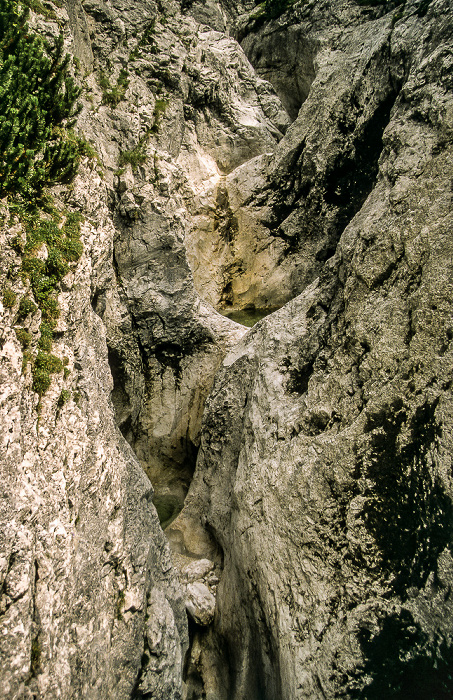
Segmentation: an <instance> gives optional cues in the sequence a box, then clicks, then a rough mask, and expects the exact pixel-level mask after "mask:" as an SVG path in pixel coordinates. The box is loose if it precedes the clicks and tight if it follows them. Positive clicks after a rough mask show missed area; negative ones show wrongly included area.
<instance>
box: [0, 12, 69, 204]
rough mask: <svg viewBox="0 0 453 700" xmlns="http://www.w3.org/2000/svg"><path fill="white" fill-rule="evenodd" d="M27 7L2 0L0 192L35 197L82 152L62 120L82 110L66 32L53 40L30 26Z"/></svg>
mask: <svg viewBox="0 0 453 700" xmlns="http://www.w3.org/2000/svg"><path fill="white" fill-rule="evenodd" d="M28 14H29V9H28V7H25V6H23V5H20V4H19V3H18V2H17V0H0V197H4V196H5V195H7V194H12V195H17V194H18V195H21V196H22V197H24V198H26V199H27V200H30V199H33V198H35V197H37V196H39V194H40V193H41V192H42V190H43V188H44V187H48V186H51V185H53V184H55V183H57V182H69V181H70V180H71V178H72V177H73V176H74V175H75V173H76V170H77V166H78V160H79V153H78V148H77V145H76V144H75V143H74V142H71V141H70V140H68V139H67V138H66V136H65V133H64V130H62V129H58V127H59V126H65V125H66V126H70V124H71V120H72V119H73V118H74V116H75V115H76V114H77V113H78V111H79V107H77V106H76V100H77V98H78V96H79V94H80V89H79V88H78V87H77V86H76V85H75V83H74V80H73V78H72V77H71V75H70V74H69V71H68V64H69V60H70V59H69V56H67V55H66V56H64V55H63V36H62V35H60V36H59V37H58V39H57V40H56V41H55V43H54V45H53V46H52V45H51V44H50V43H49V42H46V41H45V40H44V39H43V38H42V37H40V36H38V35H37V34H34V33H32V32H31V31H30V28H29V26H28V23H27V18H28Z"/></svg>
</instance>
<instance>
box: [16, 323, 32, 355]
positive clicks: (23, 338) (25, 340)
mask: <svg viewBox="0 0 453 700" xmlns="http://www.w3.org/2000/svg"><path fill="white" fill-rule="evenodd" d="M16 336H17V340H18V341H19V343H20V344H21V346H22V349H23V350H25V349H26V348H28V347H29V345H30V343H31V333H28V331H26V330H24V329H23V328H16Z"/></svg>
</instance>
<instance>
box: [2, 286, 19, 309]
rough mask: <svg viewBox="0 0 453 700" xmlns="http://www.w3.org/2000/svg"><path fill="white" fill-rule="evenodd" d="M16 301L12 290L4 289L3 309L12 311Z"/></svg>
mask: <svg viewBox="0 0 453 700" xmlns="http://www.w3.org/2000/svg"><path fill="white" fill-rule="evenodd" d="M16 301H17V294H16V292H13V290H12V289H5V290H4V292H3V306H4V307H5V309H12V307H13V306H14V304H15V303H16Z"/></svg>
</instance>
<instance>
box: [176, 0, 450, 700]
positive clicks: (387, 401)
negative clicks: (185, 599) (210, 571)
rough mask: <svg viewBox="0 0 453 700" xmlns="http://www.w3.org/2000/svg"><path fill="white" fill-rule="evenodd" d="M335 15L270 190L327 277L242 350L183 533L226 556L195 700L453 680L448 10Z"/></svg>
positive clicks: (213, 417)
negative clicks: (326, 250)
mask: <svg viewBox="0 0 453 700" xmlns="http://www.w3.org/2000/svg"><path fill="white" fill-rule="evenodd" d="M319 7H320V9H319V14H320V16H319V15H318V13H317V9H316V7H315V6H314V5H313V4H311V5H310V7H309V8H307V9H303V10H302V12H304V13H305V15H306V20H304V21H307V23H308V24H309V23H310V22H313V25H314V26H313V32H312V34H310V36H311V37H312V38H313V37H315V36H316V32H318V30H319V34H318V39H319V45H320V49H319V50H318V53H317V55H316V60H315V64H316V65H317V67H318V68H317V75H316V78H315V79H314V81H313V83H312V85H311V90H310V93H309V95H308V97H307V98H306V99H305V101H304V103H303V104H302V107H301V109H300V112H299V116H298V117H297V119H296V120H295V122H294V123H293V124H292V126H291V127H290V129H289V130H288V132H287V134H286V136H285V138H284V139H283V140H282V141H281V142H280V144H279V146H278V147H277V150H276V152H275V155H274V158H273V161H272V165H271V171H270V172H271V175H270V177H271V178H273V179H272V180H271V181H272V182H273V184H274V188H273V191H274V192H276V194H275V195H274V196H275V200H274V203H273V202H272V200H269V199H266V200H265V206H267V207H270V208H272V209H273V211H274V213H275V212H278V207H277V208H276V206H275V202H276V201H277V198H279V199H280V202H285V201H286V205H287V209H286V213H287V211H288V209H291V211H290V213H289V214H288V215H287V216H286V214H285V208H284V207H282V209H281V210H280V219H277V223H278V222H280V223H279V226H280V231H284V230H286V231H292V232H293V234H294V235H296V234H297V235H298V236H302V238H303V239H304V244H303V251H304V253H303V255H305V254H306V255H307V260H308V261H309V265H310V266H311V267H310V269H309V268H305V271H304V270H303V268H302V267H301V278H302V280H303V279H305V280H309V279H310V278H312V279H313V276H314V275H315V273H316V271H318V272H319V273H320V274H319V278H318V279H316V280H314V281H313V282H312V283H311V284H310V285H309V286H308V287H306V289H305V291H304V292H303V293H302V294H301V295H300V296H298V297H297V298H296V299H294V301H292V302H290V303H288V304H287V305H286V306H285V307H283V309H281V310H280V311H278V312H276V313H275V314H272V315H271V316H268V317H267V318H266V319H265V320H263V321H261V322H260V323H259V324H258V325H257V326H255V328H254V329H253V330H251V331H249V332H248V333H247V335H246V336H245V337H244V339H243V340H242V341H241V342H240V343H239V345H238V346H237V347H236V348H235V349H234V350H233V351H232V352H231V353H229V355H227V357H226V359H225V360H224V362H223V365H222V369H221V370H220V371H219V373H218V375H217V378H216V382H215V384H214V388H213V391H212V393H211V395H210V397H209V400H208V403H207V408H206V412H205V416H204V422H203V428H202V442H201V448H200V453H199V458H198V463H197V469H196V473H195V477H194V481H193V482H192V485H191V488H190V491H189V494H188V497H187V499H186V505H185V507H184V509H183V511H182V513H181V514H180V516H179V517H178V518H177V519H176V521H174V523H173V524H172V526H171V528H172V529H174V530H175V531H179V532H180V533H182V535H183V537H184V540H185V542H186V543H187V546H189V545H190V543H195V544H196V547H197V553H198V555H199V556H203V553H204V552H207V551H209V549H210V548H211V550H213V549H214V548H215V546H217V547H220V549H221V550H222V552H223V554H224V572H223V575H222V579H221V583H220V585H219V588H218V591H217V611H218V613H217V616H216V618H215V621H214V625H213V629H212V632H211V636H210V638H206V639H205V642H204V646H203V645H202V644H201V642H199V644H198V646H197V645H196V644H194V646H193V649H194V651H193V659H194V661H193V667H194V669H195V671H194V675H196V674H198V677H201V678H202V679H204V682H205V684H204V689H205V690H203V683H201V684H199V686H198V689H197V691H196V692H195V694H194V695H193V696H192V697H194V698H195V697H202V693H203V692H206V693H207V690H206V689H207V688H211V689H212V687H214V688H215V691H214V692H213V694H212V697H216V698H231V697H234V698H247V699H250V698H260V699H262V698H269V700H270V699H271V698H276V697H278V698H288V699H289V698H296V697H297V698H298V699H300V698H307V699H308V698H310V699H312V698H333V697H348V698H371V697H373V698H374V697H376V698H378V697H379V698H381V697H401V698H406V697H413V696H414V695H416V694H417V693H421V696H422V697H430V696H431V694H432V695H433V696H436V694H438V695H439V696H441V695H442V693H445V692H446V693H447V694H448V693H449V692H451V687H450V685H449V683H450V681H449V673H450V671H449V669H450V668H451V659H452V635H451V619H452V617H451V616H452V608H451V602H450V596H449V590H450V587H451V585H452V573H453V562H452V554H451V542H452V534H453V533H452V522H453V521H452V515H453V510H452V508H453V505H452V495H453V494H452V482H451V435H452V392H451V386H452V385H451V382H452V374H451V367H452V357H451V353H452V344H451V340H452V329H451V319H452V317H453V316H452V307H451V304H452V298H453V295H452V292H453V289H452V260H453V251H452V249H451V245H452V243H451V230H452V225H453V218H452V217H453V214H452V205H451V204H452V200H451V197H452V194H451V176H452V172H453V167H452V166H453V161H452V147H451V144H452V115H453V111H452V110H453V103H452V101H451V92H449V86H450V77H448V75H449V71H448V70H447V68H446V66H447V65H450V61H451V50H450V49H449V48H447V45H448V46H449V45H451V37H452V34H451V30H452V22H451V6H450V5H449V4H448V3H444V2H432V3H431V4H430V5H429V7H428V8H427V11H426V13H425V12H424V11H422V10H421V9H419V8H418V5H417V4H416V3H414V4H410V3H408V4H406V5H405V7H404V9H403V10H402V12H401V11H400V14H402V17H400V16H399V15H398V14H395V13H389V14H384V15H382V16H377V17H375V16H374V15H373V12H374V11H373V10H367V11H366V14H365V15H363V14H362V15H361V16H360V13H361V12H363V11H361V10H358V9H357V8H354V7H353V5H352V3H351V4H349V3H344V4H341V3H339V4H338V6H337V4H335V6H334V5H333V4H331V7H332V14H334V13H335V24H333V23H331V27H330V29H329V31H327V32H326V33H323V32H324V29H319V23H320V22H321V20H322V22H324V23H326V15H325V14H324V15H323V13H325V12H327V16H328V14H329V11H327V10H326V8H327V4H326V5H323V4H322V3H320V4H319ZM340 8H341V11H340V12H338V10H339V9H340ZM425 9H426V8H425ZM379 14H380V13H379V12H378V15H379ZM317 15H318V16H317ZM354 16H355V17H356V20H355V21H352V19H351V18H354ZM357 17H358V19H357ZM343 21H344V23H345V25H347V26H344V28H343V26H342V22H343ZM279 24H280V27H281V29H280V30H276V28H275V27H272V29H269V36H271V37H272V41H276V39H275V33H276V31H281V35H282V36H284V35H285V30H286V27H285V20H284V19H282V20H281V21H280V23H279ZM302 26H304V25H303V24H302ZM305 26H307V25H305ZM265 31H267V30H263V32H265ZM298 31H299V30H298ZM306 31H307V35H308V34H309V31H308V29H307V30H306ZM329 32H331V34H329ZM264 36H265V35H264ZM320 37H323V41H321V38H320ZM359 37H360V39H359ZM261 38H262V37H260V35H257V36H256V37H253V42H255V43H254V45H256V47H258V46H260V43H259V42H260V41H261ZM356 41H357V43H354V42H356ZM353 45H354V46H355V48H353ZM297 46H298V45H297V44H294V50H295V51H296V50H297ZM250 52H251V49H250V51H249V55H251V54H250ZM273 55H274V54H273V53H272V52H271V51H270V50H269V51H263V56H265V58H264V59H263V60H270V59H272V57H273ZM329 56H330V58H329ZM409 57H410V59H409ZM373 115H374V116H373ZM376 115H378V116H379V115H380V116H379V120H378V116H376ZM367 124H368V126H367ZM370 139H371V140H372V141H373V143H374V145H373V143H372V144H370V143H369V141H370ZM381 139H382V141H380V140H381ZM378 143H380V145H379V149H378V151H377V152H376V153H374V154H373V153H372V152H371V151H370V148H371V146H372V147H373V148H374V147H375V146H376V145H377V144H378ZM373 162H374V163H375V165H373ZM251 167H252V164H246V165H245V166H243V168H251ZM272 168H273V169H272ZM373 168H376V169H375V171H374V172H375V174H374V175H373V178H372V180H368V181H367V182H366V178H367V177H369V175H370V169H371V172H372V171H373ZM285 178H286V180H287V182H288V187H287V189H286V190H283V192H282V189H281V188H278V187H277V183H283V182H284V180H285ZM361 179H363V180H364V182H362V181H361ZM262 191H263V192H264V187H263V188H262ZM285 192H286V194H285ZM294 200H296V204H295V205H292V204H291V202H292V201H294ZM248 201H250V200H248ZM311 207H313V208H311ZM242 211H243V210H241V212H242ZM285 216H286V218H285ZM328 230H330V231H331V232H332V233H334V238H333V239H331V242H332V252H333V251H334V250H335V251H336V252H335V254H334V255H333V257H330V259H329V260H328V261H326V262H324V261H323V260H321V261H319V267H317V264H318V263H316V262H315V260H316V254H315V247H316V246H318V245H320V240H321V239H320V238H318V234H317V232H318V231H319V232H321V231H323V232H324V233H326V232H327V231H328ZM304 231H306V235H305V234H304ZM324 233H323V234H322V235H324ZM340 234H342V235H341V238H340V240H339V243H338V245H337V244H336V242H335V237H336V236H340ZM329 235H330V234H329ZM300 240H302V239H300ZM324 240H325V239H324ZM297 246H299V243H298V244H297ZM297 249H298V250H299V248H297ZM301 249H302V246H301ZM310 251H311V252H310ZM327 257H328V256H327ZM318 259H319V256H318ZM296 260H298V261H299V262H300V258H297V254H295V256H294V261H296ZM321 263H322V264H321ZM304 284H305V283H304ZM201 532H203V533H204V539H203V535H202V534H201ZM192 546H193V545H192ZM213 639H216V640H217V645H216V644H214V643H212V640H213ZM220 640H221V641H220ZM227 659H228V663H229V666H230V668H234V669H235V671H236V672H235V675H234V677H232V678H231V679H230V682H229V683H228V681H227V682H226V681H225V675H224V666H225V664H226V663H227ZM252 660H253V661H252ZM421 678H423V681H421ZM420 683H421V684H422V689H420Z"/></svg>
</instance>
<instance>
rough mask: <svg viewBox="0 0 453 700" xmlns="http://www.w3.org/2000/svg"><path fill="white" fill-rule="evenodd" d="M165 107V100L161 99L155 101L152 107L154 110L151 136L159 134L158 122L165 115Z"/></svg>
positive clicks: (166, 103) (166, 104)
mask: <svg viewBox="0 0 453 700" xmlns="http://www.w3.org/2000/svg"><path fill="white" fill-rule="evenodd" d="M167 106H168V102H167V100H162V99H158V100H156V103H155V105H154V110H153V118H154V122H153V125H152V127H151V132H152V133H153V134H157V133H158V132H159V128H160V120H161V117H162V115H163V114H165V111H166V109H167Z"/></svg>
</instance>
